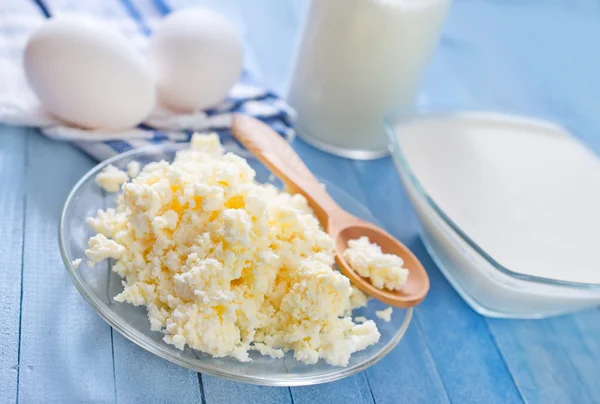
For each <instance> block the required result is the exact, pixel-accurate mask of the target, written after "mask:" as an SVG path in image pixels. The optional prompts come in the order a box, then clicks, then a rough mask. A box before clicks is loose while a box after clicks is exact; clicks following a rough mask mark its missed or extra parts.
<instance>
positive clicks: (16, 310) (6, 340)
mask: <svg viewBox="0 0 600 404" xmlns="http://www.w3.org/2000/svg"><path fill="white" fill-rule="evenodd" d="M26 148H27V130H26V129H24V128H15V127H7V126H2V127H0V184H1V185H0V189H1V190H0V296H2V298H1V299H0V319H1V321H0V336H1V337H2V343H1V344H0V398H2V400H6V401H7V402H14V401H15V400H16V397H17V378H18V376H19V367H18V365H19V322H20V317H21V316H20V313H21V310H20V306H21V269H22V265H23V261H22V259H23V256H22V253H23V223H24V220H25V217H24V214H25V207H24V205H23V201H24V196H25V157H26V151H27V149H26Z"/></svg>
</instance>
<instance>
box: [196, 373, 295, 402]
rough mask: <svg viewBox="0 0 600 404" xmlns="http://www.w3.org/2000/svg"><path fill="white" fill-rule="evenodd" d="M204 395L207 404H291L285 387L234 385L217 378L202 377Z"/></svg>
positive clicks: (288, 390)
mask: <svg viewBox="0 0 600 404" xmlns="http://www.w3.org/2000/svg"><path fill="white" fill-rule="evenodd" d="M202 385H203V386H204V395H205V397H206V402H207V403H209V404H229V403H236V404H260V403H291V402H292V400H291V397H290V389H289V388H287V387H265V386H255V385H252V384H244V383H236V382H231V381H229V380H224V379H221V378H218V377H213V376H207V375H202Z"/></svg>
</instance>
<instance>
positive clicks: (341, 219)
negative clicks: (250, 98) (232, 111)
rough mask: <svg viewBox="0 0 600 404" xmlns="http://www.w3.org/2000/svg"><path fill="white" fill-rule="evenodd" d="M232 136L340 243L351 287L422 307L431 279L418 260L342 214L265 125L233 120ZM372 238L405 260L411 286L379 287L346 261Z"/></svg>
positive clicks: (389, 237) (396, 243)
mask: <svg viewBox="0 0 600 404" xmlns="http://www.w3.org/2000/svg"><path fill="white" fill-rule="evenodd" d="M232 131H233V135H234V136H235V138H236V139H237V140H238V141H239V142H240V143H241V144H243V145H244V146H245V147H246V148H247V149H248V150H250V151H251V152H252V154H254V155H255V156H256V158H257V159H258V160H260V161H261V162H262V163H263V164H264V165H265V166H267V167H268V168H269V169H270V170H271V171H272V172H273V173H274V174H275V175H276V176H277V177H278V178H279V179H280V180H281V181H282V182H283V183H284V184H285V185H286V186H287V187H288V188H289V189H290V190H291V191H292V192H293V193H299V194H302V195H303V196H304V197H305V198H306V199H307V201H308V204H309V205H310V207H311V208H312V209H313V211H314V212H315V214H316V216H317V218H318V219H319V221H320V222H321V225H322V226H323V228H325V230H326V231H327V232H328V233H329V235H330V236H331V237H332V238H333V240H334V241H335V252H336V257H335V258H336V262H337V264H338V267H339V268H340V270H341V271H342V273H343V274H344V275H346V276H347V277H348V278H349V279H350V281H351V282H352V283H353V284H354V285H356V286H357V287H358V288H359V289H360V290H362V291H363V292H364V293H366V294H368V295H370V296H372V297H374V298H376V299H378V300H381V301H383V302H385V303H387V304H390V305H392V306H396V307H405V308H406V307H412V306H415V305H417V304H419V303H420V302H421V301H422V300H423V298H425V295H426V294H427V292H428V290H429V277H428V276H427V272H425V269H424V268H423V265H421V263H420V262H419V260H418V259H417V257H415V255H414V254H413V253H412V252H411V251H410V250H409V249H408V248H407V247H406V246H405V245H404V244H402V243H400V242H399V241H398V240H396V239H395V238H394V237H393V236H392V235H390V234H388V233H387V232H386V231H385V230H383V229H381V228H379V227H377V226H375V225H373V224H371V223H368V222H366V221H364V220H362V219H359V218H357V217H356V216H353V215H351V214H350V213H348V212H346V211H345V210H343V209H342V208H341V207H340V206H339V205H338V204H337V203H335V201H334V200H333V199H331V197H330V196H329V194H328V193H327V191H325V189H324V187H323V186H322V185H321V184H320V183H319V181H317V179H316V178H315V177H314V176H313V174H312V173H311V172H310V170H309V169H308V167H306V165H304V163H303V162H302V160H301V159H300V157H299V156H298V155H297V154H296V152H295V151H294V149H292V147H291V146H290V145H289V143H287V142H286V141H285V140H284V139H283V138H282V137H281V136H280V135H279V134H278V133H276V132H275V131H274V130H273V129H271V128H270V127H269V126H267V125H266V124H264V123H262V122H260V121H258V120H256V119H254V118H251V117H249V116H245V115H239V114H236V115H235V116H234V118H233V128H232ZM361 236H367V237H368V238H369V240H370V241H371V242H372V243H376V244H378V245H379V246H381V249H382V251H383V252H384V253H388V254H394V255H397V256H399V257H401V258H402V259H403V260H404V263H405V267H406V268H408V270H409V276H408V282H407V283H406V285H405V286H404V288H402V290H401V291H390V290H387V289H378V288H376V287H374V286H373V285H372V284H371V283H370V282H369V281H368V278H363V277H361V276H360V275H358V274H357V273H356V272H354V271H353V270H352V268H351V267H350V265H348V263H347V262H346V260H345V259H344V258H343V255H342V254H343V252H344V251H345V250H346V248H348V240H353V239H357V238H359V237H361Z"/></svg>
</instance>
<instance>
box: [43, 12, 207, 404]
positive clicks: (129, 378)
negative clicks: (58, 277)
mask: <svg viewBox="0 0 600 404" xmlns="http://www.w3.org/2000/svg"><path fill="white" fill-rule="evenodd" d="M48 4H49V10H50V12H51V13H53V14H55V13H58V12H61V11H65V9H67V10H68V9H69V6H71V4H70V3H69V2H68V1H64V0H51V1H50V2H49V3H48ZM96 6H97V7H100V8H98V9H97V12H98V13H99V14H101V15H114V16H117V17H119V18H128V16H129V15H130V13H133V15H132V16H131V18H132V19H133V21H135V22H136V23H138V24H139V28H138V29H139V30H140V31H141V32H143V33H146V32H145V30H147V29H148V27H149V25H150V24H149V23H146V20H143V21H140V20H141V18H142V17H143V16H146V17H147V20H148V21H151V20H152V21H154V20H155V19H156V18H157V17H158V16H159V12H158V11H157V10H156V9H154V8H151V9H149V8H143V9H142V10H141V11H138V10H137V8H136V4H134V3H132V2H127V3H122V2H119V1H115V2H101V3H97V4H96ZM78 7H81V8H82V9H83V10H86V11H87V12H91V13H93V12H94V7H93V6H91V5H90V4H79V5H78ZM152 11H154V12H152ZM142 12H144V13H145V14H142ZM111 344H112V345H111V349H112V352H113V354H114V358H113V362H114V363H113V366H114V382H113V381H112V380H111V386H113V385H114V392H115V393H114V396H115V400H116V401H117V402H119V403H140V402H170V401H177V402H182V403H187V402H199V401H200V400H201V394H200V388H199V384H198V377H197V374H196V372H193V371H190V370H188V369H185V368H181V367H178V366H176V365H173V364H171V363H169V362H167V361H164V360H163V359H160V358H158V357H157V356H155V355H152V354H150V353H149V352H147V351H145V350H143V349H142V348H139V347H138V346H136V345H135V344H133V343H132V342H130V341H128V340H127V339H125V338H124V337H122V336H121V335H119V334H118V333H117V332H115V331H114V330H111ZM106 387H107V388H109V387H110V386H106Z"/></svg>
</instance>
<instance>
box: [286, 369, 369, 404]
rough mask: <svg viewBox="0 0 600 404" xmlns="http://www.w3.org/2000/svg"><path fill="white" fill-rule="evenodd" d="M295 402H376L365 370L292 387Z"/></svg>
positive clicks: (308, 403)
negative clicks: (339, 377)
mask: <svg viewBox="0 0 600 404" xmlns="http://www.w3.org/2000/svg"><path fill="white" fill-rule="evenodd" d="M292 398H293V402H294V404H312V403H356V404H362V403H364V404H367V403H368V404H375V401H374V400H373V395H372V394H371V389H370V388H369V382H368V381H367V376H366V374H365V373H364V372H361V373H358V374H356V375H353V376H350V377H347V378H345V379H342V380H338V381H335V382H332V383H325V384H318V385H315V386H304V387H294V388H292Z"/></svg>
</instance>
